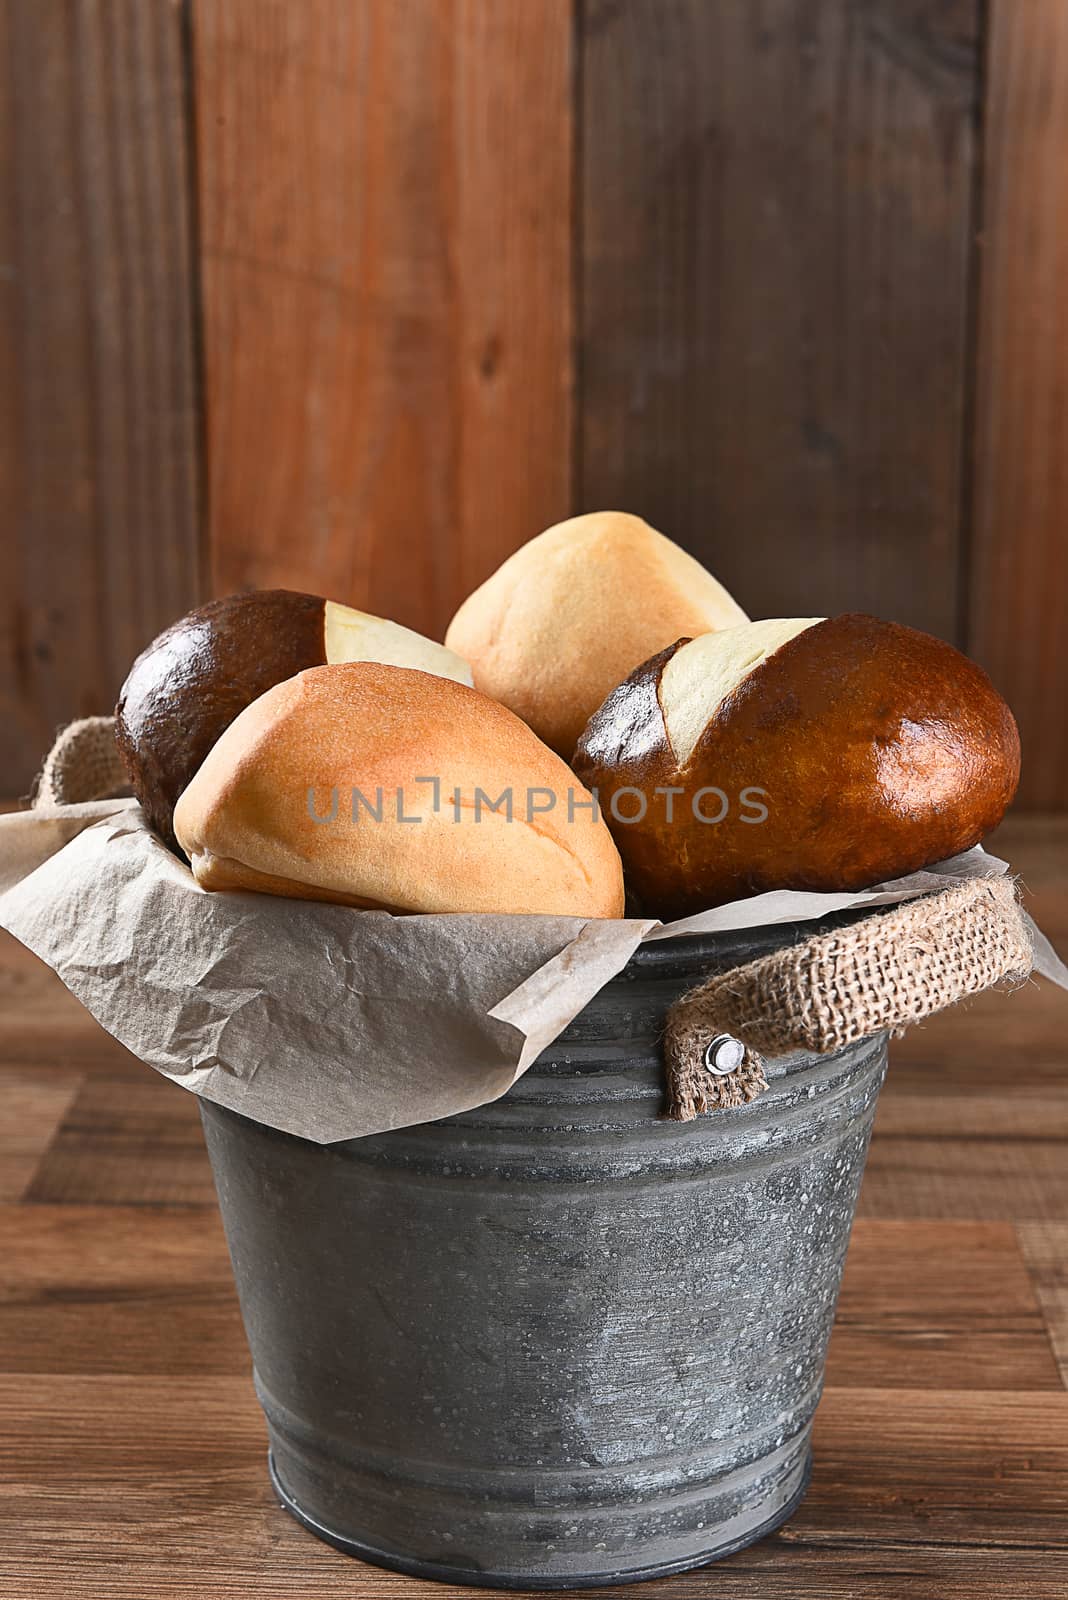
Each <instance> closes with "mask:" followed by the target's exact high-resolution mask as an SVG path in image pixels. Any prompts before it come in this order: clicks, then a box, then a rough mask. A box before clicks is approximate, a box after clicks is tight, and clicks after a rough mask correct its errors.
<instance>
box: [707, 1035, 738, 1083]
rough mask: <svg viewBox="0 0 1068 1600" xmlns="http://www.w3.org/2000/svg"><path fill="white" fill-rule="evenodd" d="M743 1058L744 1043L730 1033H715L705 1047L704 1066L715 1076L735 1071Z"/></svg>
mask: <svg viewBox="0 0 1068 1600" xmlns="http://www.w3.org/2000/svg"><path fill="white" fill-rule="evenodd" d="M744 1060H745V1045H744V1044H743V1043H742V1041H741V1040H740V1039H736V1038H735V1037H734V1035H733V1034H732V1033H717V1034H716V1037H715V1038H714V1039H710V1040H709V1042H708V1045H707V1047H706V1049H705V1066H706V1068H707V1069H708V1071H709V1072H714V1073H715V1075H716V1077H717V1078H725V1077H726V1076H727V1074H728V1073H729V1072H735V1071H737V1069H738V1068H739V1067H740V1066H741V1064H742V1062H743V1061H744Z"/></svg>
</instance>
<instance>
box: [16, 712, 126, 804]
mask: <svg viewBox="0 0 1068 1600" xmlns="http://www.w3.org/2000/svg"><path fill="white" fill-rule="evenodd" d="M129 792H130V780H129V779H128V777H127V776H126V772H125V769H124V767H123V764H122V758H121V756H120V755H119V751H118V747H117V746H116V744H115V718H114V717H84V718H83V719H82V720H81V722H72V723H70V724H69V726H67V727H66V728H63V729H62V730H61V731H60V733H59V734H58V735H57V737H56V742H55V744H54V745H53V746H52V748H51V750H50V751H49V752H48V755H47V757H46V758H45V764H44V766H43V767H42V768H41V775H40V777H39V778H38V779H37V783H36V786H35V788H34V793H33V804H34V806H35V807H43V806H75V805H78V804H80V803H81V802H82V801H83V800H110V799H112V798H113V797H114V796H116V795H121V794H129Z"/></svg>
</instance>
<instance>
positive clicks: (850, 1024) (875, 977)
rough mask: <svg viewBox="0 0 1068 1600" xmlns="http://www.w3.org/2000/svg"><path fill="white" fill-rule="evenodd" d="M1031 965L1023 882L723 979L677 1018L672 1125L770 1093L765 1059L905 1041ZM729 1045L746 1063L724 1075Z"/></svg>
mask: <svg viewBox="0 0 1068 1600" xmlns="http://www.w3.org/2000/svg"><path fill="white" fill-rule="evenodd" d="M1032 965H1033V954H1032V942H1031V935H1030V932H1029V929H1028V925H1027V922H1026V920H1025V918H1024V915H1023V912H1022V911H1021V909H1020V906H1019V904H1018V902H1017V898H1016V885H1015V883H1014V881H1013V880H1012V879H1011V878H976V879H973V880H972V881H970V882H968V883H956V884H953V885H952V886H951V887H950V888H947V889H945V890H943V891H942V892H940V893H937V894H933V895H928V896H926V897H925V898H923V899H920V900H910V901H907V902H906V903H905V904H904V905H899V906H895V907H893V909H892V910H889V911H885V912H881V913H875V914H873V915H871V916H867V917H865V918H863V919H862V920H861V921H858V922H854V923H852V924H851V925H850V926H849V927H846V928H841V929H839V930H837V931H836V932H834V933H826V934H821V935H818V936H817V937H816V938H813V939H807V940H805V941H804V943H802V944H796V945H791V946H788V947H787V948H786V949H784V950H776V951H775V952H774V953H773V954H771V955H769V956H763V957H761V959H760V960H758V961H752V962H749V963H748V964H747V965H746V966H743V967H735V968H733V969H732V970H730V971H728V972H723V973H719V974H717V975H716V976H715V977H714V978H711V979H709V981H708V982H707V983H703V984H701V985H700V987H699V988H696V989H692V990H691V991H690V993H689V994H686V995H684V996H683V997H682V999H681V1000H679V1001H677V1002H676V1004H675V1005H674V1006H673V1007H672V1009H671V1011H670V1012H669V1014H668V1024H667V1029H666V1033H665V1038H664V1059H665V1067H666V1070H667V1080H668V1104H667V1113H666V1114H667V1115H668V1116H669V1117H671V1118H674V1119H675V1120H676V1121H679V1122H688V1121H690V1120H691V1119H692V1118H693V1117H696V1116H697V1115H699V1113H701V1112H705V1111H713V1110H715V1109H717V1108H720V1107H731V1106H739V1105H744V1104H745V1103H746V1102H747V1101H750V1100H755V1099H756V1097H757V1096H758V1095H759V1094H761V1093H762V1092H763V1091H764V1090H765V1089H766V1088H767V1086H768V1084H767V1078H766V1077H765V1075H764V1057H765V1056H781V1055H787V1054H789V1053H790V1052H791V1051H795V1050H810V1051H814V1052H816V1053H817V1054H820V1055H825V1054H831V1053H832V1052H833V1051H835V1050H841V1049H842V1048H843V1047H844V1046H845V1045H847V1044H852V1043H854V1042H855V1041H856V1040H858V1039H867V1038H871V1037H873V1036H874V1035H875V1034H878V1033H884V1032H890V1033H895V1034H897V1033H900V1032H902V1031H903V1030H904V1029H905V1028H907V1027H908V1026H909V1025H910V1024H911V1023H914V1022H920V1021H922V1020H923V1018H924V1017H929V1016H931V1015H933V1013H934V1012H936V1011H941V1010H943V1009H944V1008H945V1007H946V1006H950V1005H953V1004H954V1002H955V1001H957V1000H962V999H964V997H965V996H967V995H973V994H979V993H980V992H981V991H982V990H984V989H989V988H992V987H993V986H994V985H995V984H999V983H1000V984H1005V985H1006V986H1014V985H1018V984H1021V983H1023V982H1024V981H1025V980H1026V978H1027V977H1028V975H1029V974H1030V972H1031V968H1032ZM725 1038H726V1040H727V1041H728V1043H730V1042H731V1041H733V1040H737V1041H739V1042H740V1043H741V1045H742V1046H744V1056H743V1058H742V1060H741V1062H740V1063H739V1064H738V1065H737V1066H736V1067H734V1068H733V1070H731V1071H728V1072H726V1073H723V1072H719V1071H717V1070H716V1065H715V1056H716V1053H717V1047H718V1053H719V1054H722V1041H723V1040H724V1039H725Z"/></svg>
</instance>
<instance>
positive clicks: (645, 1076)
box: [202, 924, 886, 1589]
mask: <svg viewBox="0 0 1068 1600" xmlns="http://www.w3.org/2000/svg"><path fill="white" fill-rule="evenodd" d="M811 932H812V926H811V924H810V925H808V926H807V927H805V928H796V929H792V928H778V929H774V930H767V931H765V932H762V933H758V934H753V933H745V934H728V935H719V936H716V937H708V936H702V937H698V938H691V939H686V940H674V941H671V942H667V943H664V944H660V945H657V944H653V945H647V946H645V947H643V948H642V949H641V950H639V951H638V952H637V954H636V955H635V956H634V958H633V959H632V960H631V962H630V963H629V965H628V966H627V968H626V970H625V971H624V972H623V973H622V974H620V976H619V977H618V978H617V979H615V980H614V981H613V982H611V983H609V984H608V985H607V986H606V987H605V988H604V989H603V990H602V991H601V993H600V994H599V995H597V996H596V998H595V999H594V1000H593V1001H592V1002H591V1003H590V1004H589V1005H588V1006H587V1007H586V1009H585V1011H584V1012H583V1013H582V1014H581V1016H579V1017H578V1018H576V1020H575V1021H574V1023H573V1024H572V1025H571V1026H570V1027H569V1028H568V1030H567V1032H566V1033H565V1034H563V1035H562V1036H561V1038H560V1039H559V1040H557V1042H556V1044H555V1045H553V1046H552V1048H551V1049H550V1050H548V1051H546V1052H545V1053H544V1055H543V1056H541V1057H540V1058H539V1060H538V1061H537V1063H536V1064H535V1065H534V1067H533V1068H532V1069H531V1070H530V1071H529V1072H528V1073H527V1074H526V1075H525V1076H524V1077H523V1078H521V1079H520V1081H519V1082H518V1083H517V1084H516V1086H515V1087H514V1088H513V1089H512V1090H511V1091H510V1092H509V1093H508V1094H507V1095H505V1096H504V1097H503V1099H500V1100H497V1101H495V1102H494V1103H493V1104H491V1105H487V1106H483V1107H481V1108H480V1109H479V1110H477V1111H473V1112H469V1113H466V1114H464V1115H462V1116H456V1117H450V1118H449V1119H448V1120H446V1121H442V1122H436V1123H428V1124H425V1125H422V1126H419V1127H414V1128H407V1129H403V1130H400V1131H398V1132H394V1133H389V1134H384V1135H376V1136H374V1137H371V1138H366V1139H359V1140H353V1141H350V1142H348V1143H345V1144H339V1145H332V1146H326V1147H324V1146H319V1145H315V1144H311V1143H309V1142H307V1141H305V1140H302V1139H297V1138H294V1137H292V1136H291V1135H288V1134H282V1133H278V1132H276V1131H274V1130H272V1129H269V1128H266V1127H263V1126H261V1125H260V1124H259V1123H256V1122H253V1121H251V1120H249V1119H248V1118H245V1117H241V1116H238V1115H236V1114H235V1113H233V1112H230V1111H226V1110H223V1109H220V1108H219V1107H218V1106H215V1105H212V1104H209V1103H207V1102H202V1112H203V1118H204V1127H205V1132H206V1135H207V1142H208V1149H209V1151H210V1154H211V1161H212V1166H213V1168H214V1172H215V1181H216V1185H217V1187H218V1192H219V1201H220V1204H221V1207H222V1214H223V1220H224V1223H225V1226H226V1234H227V1238H228V1241H229V1245H230V1252H231V1256H232V1258H233V1265H234V1272H235V1275H236V1278H237V1286H238V1291H239V1294H240V1298H241V1307H242V1312H243V1315H244V1320H245V1327H246V1330H247V1333H248V1340H249V1344H250V1346H251V1349H252V1356H253V1361H254V1364H255V1381H256V1388H257V1392H258V1394H259V1397H260V1400H261V1402H262V1405H263V1409H264V1411H265V1413H266V1416H267V1424H268V1430H269V1434H270V1445H271V1470H272V1474H273V1477H274V1482H275V1486H276V1488H277V1491H278V1493H279V1495H280V1496H281V1498H282V1500H283V1502H284V1504H285V1505H286V1506H287V1507H288V1508H289V1510H290V1511H292V1512H293V1514H294V1515H295V1516H296V1517H298V1518H299V1519H300V1521H301V1522H303V1523H304V1524H305V1525H306V1526H307V1527H309V1528H310V1529H311V1530H312V1531H313V1532H314V1533H316V1534H318V1535H319V1536H320V1537H322V1538H324V1539H326V1540H329V1542H330V1543H332V1544H334V1545H336V1546H338V1547H339V1548H340V1549H342V1550H345V1551H348V1552H350V1553H352V1554H354V1555H357V1556H361V1557H363V1558H364V1559H365V1560H368V1561H372V1562H376V1563H378V1564H380V1565H382V1566H387V1567H394V1568H398V1569H399V1570H401V1571H404V1572H410V1573H417V1574H420V1575H422V1576H425V1577H430V1578H441V1579H446V1580H449V1581H452V1582H458V1583H474V1584H490V1585H493V1586H495V1587H501V1588H531V1589H537V1588H541V1589H550V1588H562V1587H577V1586H586V1585H595V1584H606V1583H617V1582H623V1581H627V1580H635V1579H638V1578H646V1577H656V1576H659V1575H661V1574H665V1573H671V1572H678V1571H681V1570H683V1569H685V1568H688V1567H695V1566H700V1565H702V1564H704V1563H705V1562H708V1561H712V1560H715V1559H716V1558H717V1557H720V1556H723V1555H726V1554H728V1553H729V1552H730V1551H733V1550H737V1549H739V1548H741V1547H742V1546H744V1545H748V1544H752V1543H754V1542H755V1541H756V1540H758V1539H760V1538H762V1537H763V1536H764V1535H765V1534H766V1533H768V1532H770V1531H771V1530H772V1529H774V1528H776V1527H778V1526H779V1525H780V1524H781V1523H782V1522H784V1521H785V1520H786V1519H787V1517H789V1516H790V1514H791V1513H792V1512H793V1510H794V1509H795V1507H796V1506H797V1505H798V1503H799V1502H800V1500H801V1497H802V1495H803V1494H804V1491H805V1487H806V1484H807V1481H808V1474H809V1468H810V1459H811V1455H810V1442H809V1440H810V1431H811V1426H812V1417H813V1413H814V1411H815V1409H816V1403H817V1401H818V1399H819V1394H820V1388H821V1384H822V1379H823V1367H824V1356H825V1352H826V1347H827V1341H828V1338H829V1336H830V1331H831V1323H832V1320H833V1317H834V1308H835V1301H836V1298H837V1294H838V1285H839V1279H840V1277H841V1272H842V1264H843V1261H844V1258H845V1252H846V1245H847V1243H848V1239H849V1232H850V1227H851V1225H852V1221H853V1212H854V1208H855V1204H856V1199H857V1192H858V1190H859V1187H860V1181H861V1176H862V1173H863V1169H864V1159H865V1154H866V1151H867V1146H868V1138H869V1134H870V1131H871V1123H872V1117H873V1114H874V1109H875V1101H876V1096H877V1095H878V1091H879V1087H880V1084H881V1082H882V1079H883V1074H884V1072H885V1068H886V1044H885V1038H884V1037H881V1038H878V1039H875V1040H868V1041H865V1042H864V1043H862V1044H858V1045H853V1046H851V1047H850V1048H848V1049H846V1050H843V1051H842V1052H841V1053H840V1054H838V1055H836V1056H831V1057H825V1056H824V1057H819V1056H812V1055H795V1056H792V1057H789V1058H784V1059H781V1060H779V1061H774V1062H772V1063H771V1064H770V1068H769V1078H770V1088H769V1090H768V1092H767V1093H766V1094H764V1095H763V1096H762V1097H761V1098H760V1099H759V1100H757V1101H755V1102H753V1104H751V1105H747V1106H744V1107H742V1108H740V1109H738V1110H731V1111H720V1112H716V1113H714V1114H712V1115H709V1116H707V1117H704V1118H701V1119H699V1120H698V1121H696V1122H691V1123H687V1124H679V1123H672V1122H666V1121H664V1120H662V1119H661V1118H660V1117H659V1115H658V1113H659V1111H660V1109H661V1106H662V1103H663V1069H662V1063H661V1060H660V1055H659V1046H658V1040H659V1035H660V1033H661V1030H662V1028H663V1025H664V1018H665V1014H666V1011H667V1009H668V1007H669V1006H670V1005H671V1003H672V1002H673V1001H674V1000H675V999H676V998H677V997H678V996H679V995H680V994H681V993H683V992H684V991H685V990H686V989H688V988H689V987H691V986H692V985H693V984H695V983H697V982H699V981H700V980H701V979H703V978H704V977H706V976H707V975H708V974H709V973H710V971H712V970H714V969H715V968H717V967H723V966H734V965H736V964H738V963H739V962H742V961H747V960H751V959H753V958H754V957H755V956H757V955H762V954H765V953H766V952H767V951H768V950H770V949H773V948H776V947H778V946H781V945H782V944H784V943H787V942H790V940H791V939H794V938H801V937H805V936H808V935H809V934H811ZM382 1070H383V1071H384V1072H388V1070H389V1063H388V1062H383V1066H382Z"/></svg>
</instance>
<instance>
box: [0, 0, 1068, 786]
mask: <svg viewBox="0 0 1068 1600" xmlns="http://www.w3.org/2000/svg"><path fill="white" fill-rule="evenodd" d="M0 86H2V87H0V308H2V309H0V516H2V518H3V529H4V537H3V544H2V553H0V596H2V613H0V617H2V620H0V761H2V763H3V769H2V770H3V779H2V782H0V791H2V792H3V793H5V794H7V795H10V796H13V795H16V794H19V793H23V792H25V790H26V789H27V788H28V786H29V783H30V781H31V778H32V775H33V772H34V770H35V768H36V766H37V763H38V759H39V757H40V755H41V753H42V751H43V749H44V748H45V747H46V745H47V744H48V742H49V739H50V737H51V734H52V732H53V729H54V727H55V726H56V725H57V724H58V723H60V722H62V721H64V720H66V719H68V718H70V717H72V716H75V715H78V714H83V713H86V712H90V711H99V710H105V709H107V708H108V707H109V706H110V704H111V702H112V701H113V699H114V694H115V691H116V689H117V687H118V684H119V683H120V682H121V679H122V677H123V675H124V672H125V669H126V666H127V664H128V662H129V660H130V658H131V657H132V655H133V654H134V653H135V651H136V650H137V649H138V648H139V647H140V646H141V645H143V644H144V643H146V642H147V640H148V639H149V638H150V637H151V636H152V635H153V634H154V633H155V632H156V631H157V630H158V629H159V628H160V627H161V626H162V625H164V624H165V623H166V622H168V621H170V620H171V619H172V618H173V617H174V616H176V615H177V614H179V613H180V612H181V611H183V610H184V609H186V608H187V606H188V605H190V604H192V603H193V602H194V601H196V600H197V599H199V598H203V597H206V596H207V595H208V594H210V593H212V592H225V591H227V590H230V589H234V588H239V587H242V586H246V585H262V584H285V585H289V586H293V587H300V588H308V589H314V590H318V591H321V592H326V593H328V594H330V595H333V596H334V597H336V598H338V599H346V600H349V601H352V602H354V603H356V604H360V605H364V606H366V607H368V608H370V609H373V610H376V611H381V612H386V613H389V614H391V615H393V616H395V617H397V618H398V619H399V620H401V621H403V622H406V623H409V624H410V625H413V626H415V627H418V628H420V629H423V630H424V631H427V632H431V633H438V634H440V632H441V630H442V629H443V627H444V625H445V623H446V622H447V620H448V618H449V616H450V615H451V612H452V610H453V609H454V607H455V605H456V604H457V603H458V601H459V600H460V599H461V598H462V597H463V595H464V594H465V593H466V592H467V591H468V590H470V589H471V588H472V587H473V586H474V585H475V584H476V583H478V582H479V581H480V580H481V579H482V578H483V577H485V576H486V575H487V573H489V572H490V571H491V570H492V569H493V567H494V566H495V565H496V564H497V563H498V562H499V561H500V559H501V558H502V557H503V556H504V555H506V554H507V553H508V552H509V551H510V550H512V549H514V548H515V547H516V546H517V545H518V544H520V543H522V542H523V541H524V540H525V539H527V538H529V537H530V536H531V535H532V534H534V533H535V532H537V531H538V530H539V529H540V528H542V527H543V526H545V525H546V524H547V523H549V522H551V521H553V520H555V519H557V518H559V517H561V516H564V515H566V514H568V513H569V512H570V511H572V510H582V509H593V508H596V507H601V506H607V505H614V506H620V507H625V508H627V509H633V510H636V511H640V512H642V513H643V514H644V515H646V516H647V517H648V518H649V519H650V520H651V521H653V522H654V523H656V524H657V526H659V527H661V528H662V529H663V530H664V531H665V532H666V533H669V534H670V535H671V536H672V537H674V538H676V539H678V540H679V541H680V542H681V543H682V544H684V545H686V546H687V548H689V549H690V550H692V551H693V552H694V554H695V555H697V556H699V557H700V558H701V559H702V560H704V561H705V562H706V563H707V564H708V565H709V566H710V567H711V568H712V569H713V570H714V571H715V572H716V573H717V574H718V575H719V576H720V577H721V578H722V579H723V580H724V581H725V582H726V583H728V584H729V585H730V586H731V587H732V588H734V589H735V591H736V592H737V594H738V597H739V599H740V600H741V601H742V602H743V604H744V605H745V606H746V607H747V608H748V609H749V611H750V612H751V613H752V614H753V615H754V616H760V615H782V614H787V615H790V614H809V615H811V614H815V613H821V612H833V611H836V610H841V609H845V608H860V609H868V610H872V611H875V612H878V613H880V614H883V615H888V616H894V617H898V618H901V619H902V620H905V621H909V622H913V623H915V624H917V625H918V626H921V627H925V628H928V629H930V630H932V631H933V632H936V633H939V634H941V635H943V636H944V637H946V638H949V639H952V640H954V641H955V642H957V643H959V644H961V645H963V646H964V647H965V648H967V649H968V650H969V651H971V652H972V653H973V654H974V655H976V656H977V657H978V659H979V660H981V661H982V662H984V664H985V665H986V666H987V667H988V668H989V670H990V671H991V673H992V674H993V676H994V678H995V681H996V682H997V683H998V684H999V686H1000V687H1001V688H1002V690H1003V691H1004V692H1005V693H1006V694H1007V695H1008V697H1009V699H1010V701H1011V703H1012V705H1013V707H1014V709H1015V711H1016V714H1017V717H1018V718H1019V721H1020V724H1021V728H1022V732H1023V737H1024V746H1025V771H1024V782H1023V790H1022V800H1023V803H1024V804H1026V805H1028V806H1031V807H1042V808H1061V807H1063V806H1064V805H1065V804H1066V803H1068V719H1066V718H1065V716H1064V713H1063V704H1064V699H1065V696H1066V694H1068V627H1066V623H1068V541H1066V534H1065V529H1068V309H1065V308H1066V307H1068V300H1065V297H1064V296H1063V294H1062V292H1061V291H1062V285H1063V283H1064V282H1065V272H1066V269H1068V204H1066V202H1068V163H1066V162H1065V159H1064V152H1065V149H1066V148H1068V5H1066V4H1065V0H301V4H299V5H296V4H292V3H289V0H189V3H186V4H184V5H183V4H177V3H175V0H0Z"/></svg>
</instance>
